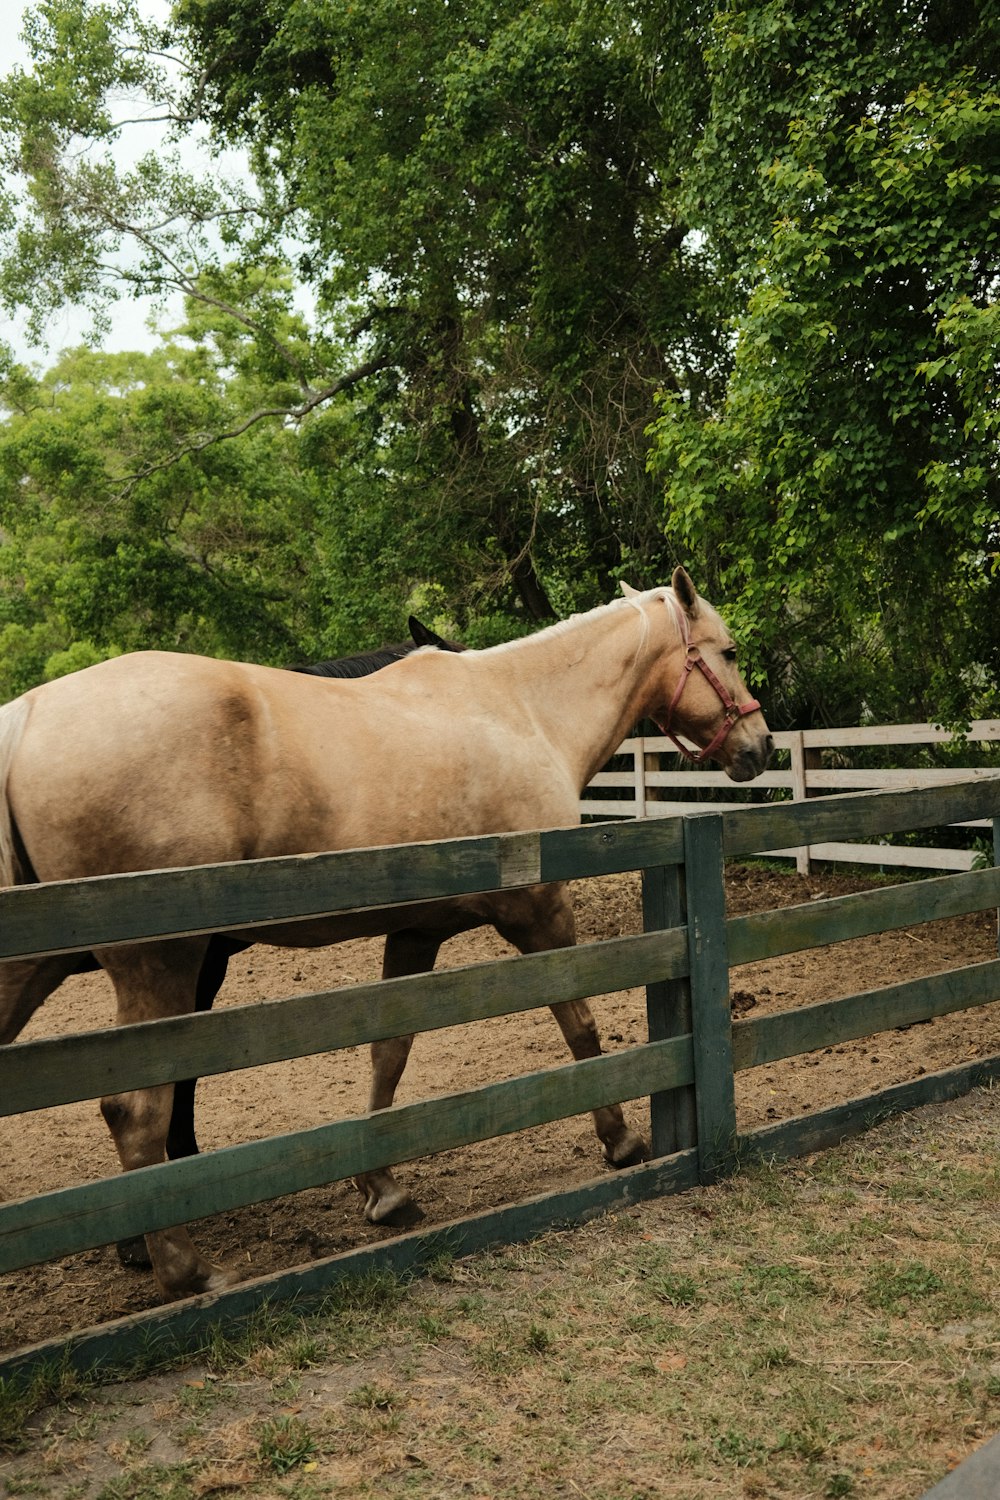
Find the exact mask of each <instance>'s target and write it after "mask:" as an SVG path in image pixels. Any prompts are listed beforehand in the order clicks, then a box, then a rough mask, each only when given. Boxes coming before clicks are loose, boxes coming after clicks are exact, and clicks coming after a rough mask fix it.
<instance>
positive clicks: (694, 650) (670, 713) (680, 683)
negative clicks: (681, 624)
mask: <svg viewBox="0 0 1000 1500" xmlns="http://www.w3.org/2000/svg"><path fill="white" fill-rule="evenodd" d="M695 667H697V668H698V670H699V672H700V673H701V674H702V676H703V677H704V678H705V681H706V682H709V683H711V685H712V687H713V688H714V689H715V691H716V692H717V693H718V695H719V698H720V700H721V702H722V706H723V708H724V709H725V717H724V718H723V721H722V725H721V728H720V729H719V731H718V733H717V734H716V736H715V738H714V739H713V740H712V741H711V743H710V744H708V745H706V746H705V748H704V749H703V750H698V751H697V752H694V751H691V750H689V749H688V748H687V746H686V745H682V744H681V742H680V740H679V739H678V738H677V736H676V735H675V734H674V732H673V730H672V728H671V725H672V723H673V717H674V712H675V710H676V708H677V705H678V703H679V702H680V701H681V694H682V693H683V692H684V689H685V688H686V687H687V685H688V682H689V681H690V679H691V673H692V672H693V671H694V669H695ZM759 708H760V704H759V703H758V702H757V699H756V698H751V699H750V700H749V702H748V703H737V702H736V699H735V698H734V697H733V696H732V694H731V693H730V691H729V689H728V688H727V687H726V686H725V684H724V683H722V682H720V680H719V678H718V677H717V676H716V675H715V673H714V672H713V671H712V669H711V667H710V666H709V665H708V662H707V661H706V660H705V658H704V657H703V656H702V654H701V652H700V651H699V649H698V647H697V646H692V645H689V646H688V648H687V660H686V661H685V663H684V670H683V672H682V673H681V675H680V677H679V678H678V679H677V686H676V687H675V688H674V696H673V697H672V698H671V700H670V705H669V707H668V709H667V712H666V716H665V717H664V718H663V719H662V720H657V722H658V723H659V725H660V728H661V729H662V730H663V733H664V734H665V735H666V737H667V739H668V740H670V741H671V742H672V743H673V744H674V745H676V746H677V749H678V750H679V751H680V752H681V754H682V755H686V756H687V758H688V760H690V761H693V762H694V764H695V765H697V766H700V765H701V764H702V763H703V762H704V761H706V760H711V758H712V756H713V755H714V754H715V752H716V751H717V750H718V749H719V747H720V746H721V745H723V744H724V743H725V741H726V739H727V738H728V735H729V732H730V730H731V729H732V728H733V725H734V724H738V723H739V722H740V720H741V719H745V718H746V717H747V715H748V714H753V713H756V712H757V710H758V709H759Z"/></svg>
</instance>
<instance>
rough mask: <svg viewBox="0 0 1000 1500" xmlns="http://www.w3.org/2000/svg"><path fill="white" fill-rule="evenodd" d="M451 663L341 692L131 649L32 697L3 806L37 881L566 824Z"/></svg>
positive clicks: (551, 795) (554, 784)
mask: <svg viewBox="0 0 1000 1500" xmlns="http://www.w3.org/2000/svg"><path fill="white" fill-rule="evenodd" d="M464 660H465V658H463V657H462V656H458V655H452V656H444V655H443V654H442V653H436V652H428V653H427V654H423V653H418V654H416V655H415V656H413V657H410V658H407V659H406V660H404V661H402V662H399V663H398V664H396V665H394V666H391V667H387V668H386V669H385V670H384V671H383V672H380V673H378V674H377V676H375V677H370V678H366V679H363V680H361V681H357V682H354V681H337V680H328V679H317V678H310V677H304V676H301V675H299V674H296V673H291V672H283V671H280V670H278V669H275V668H269V667H259V666H255V665H251V664H248V663H242V662H227V661H219V660H216V659H214V658H208V657H197V656H187V655H183V654H180V653H172V652H136V653H133V654H131V655H128V656H121V657H116V658H113V659H111V660H109V661H106V662H101V663H99V664H98V665H96V666H94V667H90V668H87V669H85V670H84V671H82V672H78V673H74V674H72V675H70V676H67V677H63V678H59V679H58V680H56V681H54V682H51V683H45V684H43V685H42V686H41V687H38V688H34V689H32V690H31V692H29V693H27V694H25V696H24V698H23V699H22V700H18V701H19V702H20V703H22V705H24V708H23V709H22V712H23V713H24V715H25V718H26V722H25V724H24V727H23V733H22V737H21V740H20V743H19V744H18V746H17V747H16V749H15V750H14V753H13V756H12V759H11V764H10V774H9V779H8V797H9V803H10V808H11V810H12V813H13V817H14V820H15V822H16V825H17V829H18V832H19V834H20V836H21V840H22V842H23V845H24V847H25V849H26V850H27V852H28V855H29V857H30V860H31V863H32V866H33V869H34V872H35V874H36V876H37V878H39V879H42V880H57V879H67V878H73V877H76V876H83V875H96V874H104V873H110V872H114V871H122V870H134V869H153V868H158V867H161V866H170V865H187V864H205V863H217V862H224V861H229V860H238V859H250V858H261V857H266V856H268V855H276V854H290V853H299V852H302V853H305V852H310V851H314V850H319V849H338V848H360V847H365V846H367V845H374V844H391V843H408V842H416V841H419V840H425V839H436V838H448V837H454V836H462V835H472V834H477V833H492V832H498V831H503V830H506V829H516V828H525V827H531V826H540V825H541V824H543V823H545V822H557V821H571V820H572V817H573V802H572V791H571V788H569V786H568V783H567V785H566V786H565V787H564V786H563V785H562V777H561V776H560V768H559V767H558V766H557V765H553V766H548V765H546V764H545V763H544V757H543V760H542V763H539V747H538V746H537V745H532V744H531V743H530V740H531V736H530V734H527V735H526V734H525V733H524V732H522V731H519V729H518V727H517V726H516V724H515V726H514V727H512V726H511V724H510V722H509V721H510V709H509V706H508V710H507V713H506V714H504V713H502V712H500V711H499V706H498V705H497V704H495V703H494V702H493V701H492V699H491V697H490V695H489V693H478V694H477V691H476V676H475V673H474V672H472V673H470V672H469V671H467V670H463V668H462V666H461V664H462V663H463V662H464ZM442 664H447V665H445V666H444V669H443V670H442ZM456 667H457V670H455V668H456ZM0 842H2V831H0Z"/></svg>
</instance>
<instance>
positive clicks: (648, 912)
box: [642, 865, 698, 1156]
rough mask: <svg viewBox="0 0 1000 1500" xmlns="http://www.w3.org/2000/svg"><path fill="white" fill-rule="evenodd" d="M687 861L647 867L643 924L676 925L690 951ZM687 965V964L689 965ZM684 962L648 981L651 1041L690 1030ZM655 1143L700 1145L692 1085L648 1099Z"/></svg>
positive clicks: (665, 1150)
mask: <svg viewBox="0 0 1000 1500" xmlns="http://www.w3.org/2000/svg"><path fill="white" fill-rule="evenodd" d="M684 887H685V878H684V871H683V867H682V866H678V865H656V866H654V867H653V868H652V869H648V870H644V871H643V872H642V925H643V928H644V930H645V931H646V932H647V933H650V934H652V933H653V932H655V931H656V930H657V929H660V928H665V929H674V931H675V933H676V935H677V936H678V937H682V938H683V940H684V944H685V947H684V953H685V958H686V955H687V941H686V940H687V933H686V932H682V931H681V930H680V929H681V928H682V925H683V923H684V922H685V920H686V907H687V901H686V896H685V889H684ZM686 968H687V964H686V963H685V964H684V969H685V970H686ZM679 969H680V966H678V967H677V968H675V969H673V970H670V969H667V968H666V967H664V968H663V969H662V970H661V971H660V973H659V974H658V975H657V977H656V978H655V979H653V980H652V981H651V982H649V983H647V985H646V1017H647V1024H648V1029H649V1039H650V1041H659V1040H660V1039H661V1038H662V1037H668V1036H683V1035H685V1034H687V1033H688V1032H690V1030H691V986H690V983H689V982H688V980H687V977H686V974H685V975H683V976H682V975H681V973H680V972H679ZM649 1117H650V1130H649V1133H650V1148H651V1150H652V1153H653V1155H654V1156H669V1155H670V1154H671V1152H674V1151H680V1150H684V1149H685V1148H686V1147H689V1146H693V1145H695V1143H696V1141H697V1139H698V1127H697V1119H696V1109H695V1094H694V1089H693V1088H690V1087H689V1088H685V1089H671V1090H670V1091H669V1092H667V1093H655V1094H653V1095H652V1096H651V1098H650V1101H649Z"/></svg>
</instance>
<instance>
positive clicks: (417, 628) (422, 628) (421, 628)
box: [407, 615, 450, 651]
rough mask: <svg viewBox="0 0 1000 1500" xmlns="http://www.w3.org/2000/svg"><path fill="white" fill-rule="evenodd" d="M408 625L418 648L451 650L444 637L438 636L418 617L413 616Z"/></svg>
mask: <svg viewBox="0 0 1000 1500" xmlns="http://www.w3.org/2000/svg"><path fill="white" fill-rule="evenodd" d="M407 624H408V625H409V627H410V635H411V637H412V638H413V640H414V641H415V642H416V644H417V645H418V646H436V647H437V648H438V650H439V651H448V650H449V649H450V648H449V646H448V642H447V641H446V640H445V639H444V637H443V636H440V635H436V634H435V632H434V631H433V630H432V629H431V628H430V626H429V625H425V624H423V622H422V621H421V620H418V619H417V617H416V615H411V616H410V618H409V620H408V621H407Z"/></svg>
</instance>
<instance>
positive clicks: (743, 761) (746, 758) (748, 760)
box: [725, 734, 774, 781]
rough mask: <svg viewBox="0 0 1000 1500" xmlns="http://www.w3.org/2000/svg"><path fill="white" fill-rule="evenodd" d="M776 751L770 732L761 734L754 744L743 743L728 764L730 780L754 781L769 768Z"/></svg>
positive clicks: (727, 771) (727, 773)
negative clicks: (769, 762) (768, 764)
mask: <svg viewBox="0 0 1000 1500" xmlns="http://www.w3.org/2000/svg"><path fill="white" fill-rule="evenodd" d="M773 751H774V740H773V739H772V737H771V736H770V735H769V734H762V735H760V736H759V737H758V738H757V739H756V740H755V741H754V742H753V743H752V744H750V745H742V746H741V747H740V748H739V749H738V750H737V751H736V752H735V753H734V755H733V758H732V760H731V761H730V762H729V764H728V766H726V768H725V770H726V775H727V776H728V777H729V779H730V781H753V780H754V778H755V777H757V776H759V775H760V773H761V772H762V771H764V770H766V769H767V763H768V761H769V760H770V759H771V755H772V753H773Z"/></svg>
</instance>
